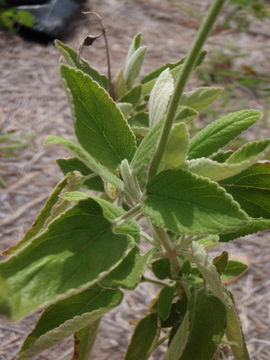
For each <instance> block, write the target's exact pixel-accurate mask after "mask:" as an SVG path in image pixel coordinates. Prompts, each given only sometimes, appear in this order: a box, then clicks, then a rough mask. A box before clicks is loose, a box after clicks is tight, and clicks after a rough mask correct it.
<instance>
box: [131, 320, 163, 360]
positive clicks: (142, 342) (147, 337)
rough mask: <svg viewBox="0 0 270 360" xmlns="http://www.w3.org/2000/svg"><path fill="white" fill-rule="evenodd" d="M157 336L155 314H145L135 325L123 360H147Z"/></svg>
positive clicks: (157, 328) (157, 329) (157, 327)
mask: <svg viewBox="0 0 270 360" xmlns="http://www.w3.org/2000/svg"><path fill="white" fill-rule="evenodd" d="M158 334H159V326H158V316H157V314H156V313H153V314H147V315H146V316H145V317H144V318H142V319H141V320H140V322H139V323H138V324H137V326H136V328H135V330H134V333H133V335H132V338H131V341H130V343H129V346H128V350H127V353H126V356H125V359H124V360H138V359H140V360H147V359H148V356H149V352H150V350H151V348H152V346H153V344H154V343H155V340H156V338H157V336H158Z"/></svg>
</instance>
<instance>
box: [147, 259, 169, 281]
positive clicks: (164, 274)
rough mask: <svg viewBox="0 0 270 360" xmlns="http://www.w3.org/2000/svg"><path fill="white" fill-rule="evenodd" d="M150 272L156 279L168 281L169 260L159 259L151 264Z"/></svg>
mask: <svg viewBox="0 0 270 360" xmlns="http://www.w3.org/2000/svg"><path fill="white" fill-rule="evenodd" d="M151 267H152V271H153V273H154V274H155V275H156V277H157V278H158V279H161V280H164V279H170V278H171V277H172V275H171V265H170V260H169V259H159V260H156V261H154V262H153V263H152V264H151Z"/></svg>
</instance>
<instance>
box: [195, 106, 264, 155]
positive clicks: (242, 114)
mask: <svg viewBox="0 0 270 360" xmlns="http://www.w3.org/2000/svg"><path fill="white" fill-rule="evenodd" d="M260 118H261V113H260V112H259V111H256V110H242V111H237V112H234V113H231V114H229V115H226V116H224V117H222V118H221V119H218V120H216V121H214V122H212V123H211V124H209V125H207V126H206V127H205V128H204V129H202V130H201V131H199V132H198V133H197V134H196V135H195V136H194V137H193V138H192V139H191V142H190V148H189V159H195V158H199V157H207V156H208V155H211V154H213V153H214V152H216V151H218V150H219V149H220V148H222V147H223V146H225V145H227V144H228V143H229V142H231V141H232V140H233V139H234V138H235V137H237V136H238V135H240V134H241V132H242V131H244V130H246V129H248V128H249V127H250V126H251V125H253V124H254V123H255V122H256V121H257V120H259V119H260Z"/></svg>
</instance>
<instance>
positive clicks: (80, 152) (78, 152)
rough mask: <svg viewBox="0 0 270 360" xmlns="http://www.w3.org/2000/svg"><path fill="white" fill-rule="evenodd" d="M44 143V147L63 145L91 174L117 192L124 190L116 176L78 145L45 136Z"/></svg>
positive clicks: (51, 136)
mask: <svg viewBox="0 0 270 360" xmlns="http://www.w3.org/2000/svg"><path fill="white" fill-rule="evenodd" d="M44 143H45V144H46V145H63V146H65V147H66V148H67V149H68V150H69V151H70V152H71V154H73V155H75V156H76V158H77V159H79V160H80V161H81V162H82V163H83V164H84V165H85V166H86V167H88V168H89V169H90V170H92V172H94V173H95V174H97V175H99V176H100V177H101V178H102V179H103V180H105V181H107V182H109V183H110V184H112V185H114V186H115V187H116V188H117V189H118V190H120V191H123V190H124V183H123V181H122V180H120V179H119V178H118V177H117V176H116V175H114V174H113V173H112V172H111V171H110V170H108V169H106V168H105V167H103V166H102V165H100V164H99V163H98V162H97V161H96V160H95V159H94V158H93V157H92V156H91V155H90V154H88V153H87V152H86V151H85V150H84V149H83V148H82V147H81V146H80V145H78V144H76V143H74V142H72V141H70V140H67V139H64V138H62V137H60V136H53V135H50V136H47V137H46V139H45V141H44Z"/></svg>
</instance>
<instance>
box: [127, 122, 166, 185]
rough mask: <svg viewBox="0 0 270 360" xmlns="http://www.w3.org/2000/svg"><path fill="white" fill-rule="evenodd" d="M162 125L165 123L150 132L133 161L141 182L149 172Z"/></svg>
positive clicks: (135, 172) (159, 124)
mask: <svg viewBox="0 0 270 360" xmlns="http://www.w3.org/2000/svg"><path fill="white" fill-rule="evenodd" d="M162 125H163V121H160V122H159V123H157V124H156V125H155V126H153V127H152V128H151V129H150V130H149V132H148V133H147V135H146V136H145V138H143V140H142V142H141V143H140V145H139V147H138V149H137V151H136V153H135V155H134V158H133V159H132V161H131V167H132V168H133V173H134V174H135V175H137V177H138V179H140V180H142V176H143V173H145V172H146V171H147V167H148V166H149V162H150V160H151V158H152V157H153V155H154V153H155V151H156V148H157V144H158V140H159V137H160V133H161V129H162Z"/></svg>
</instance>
